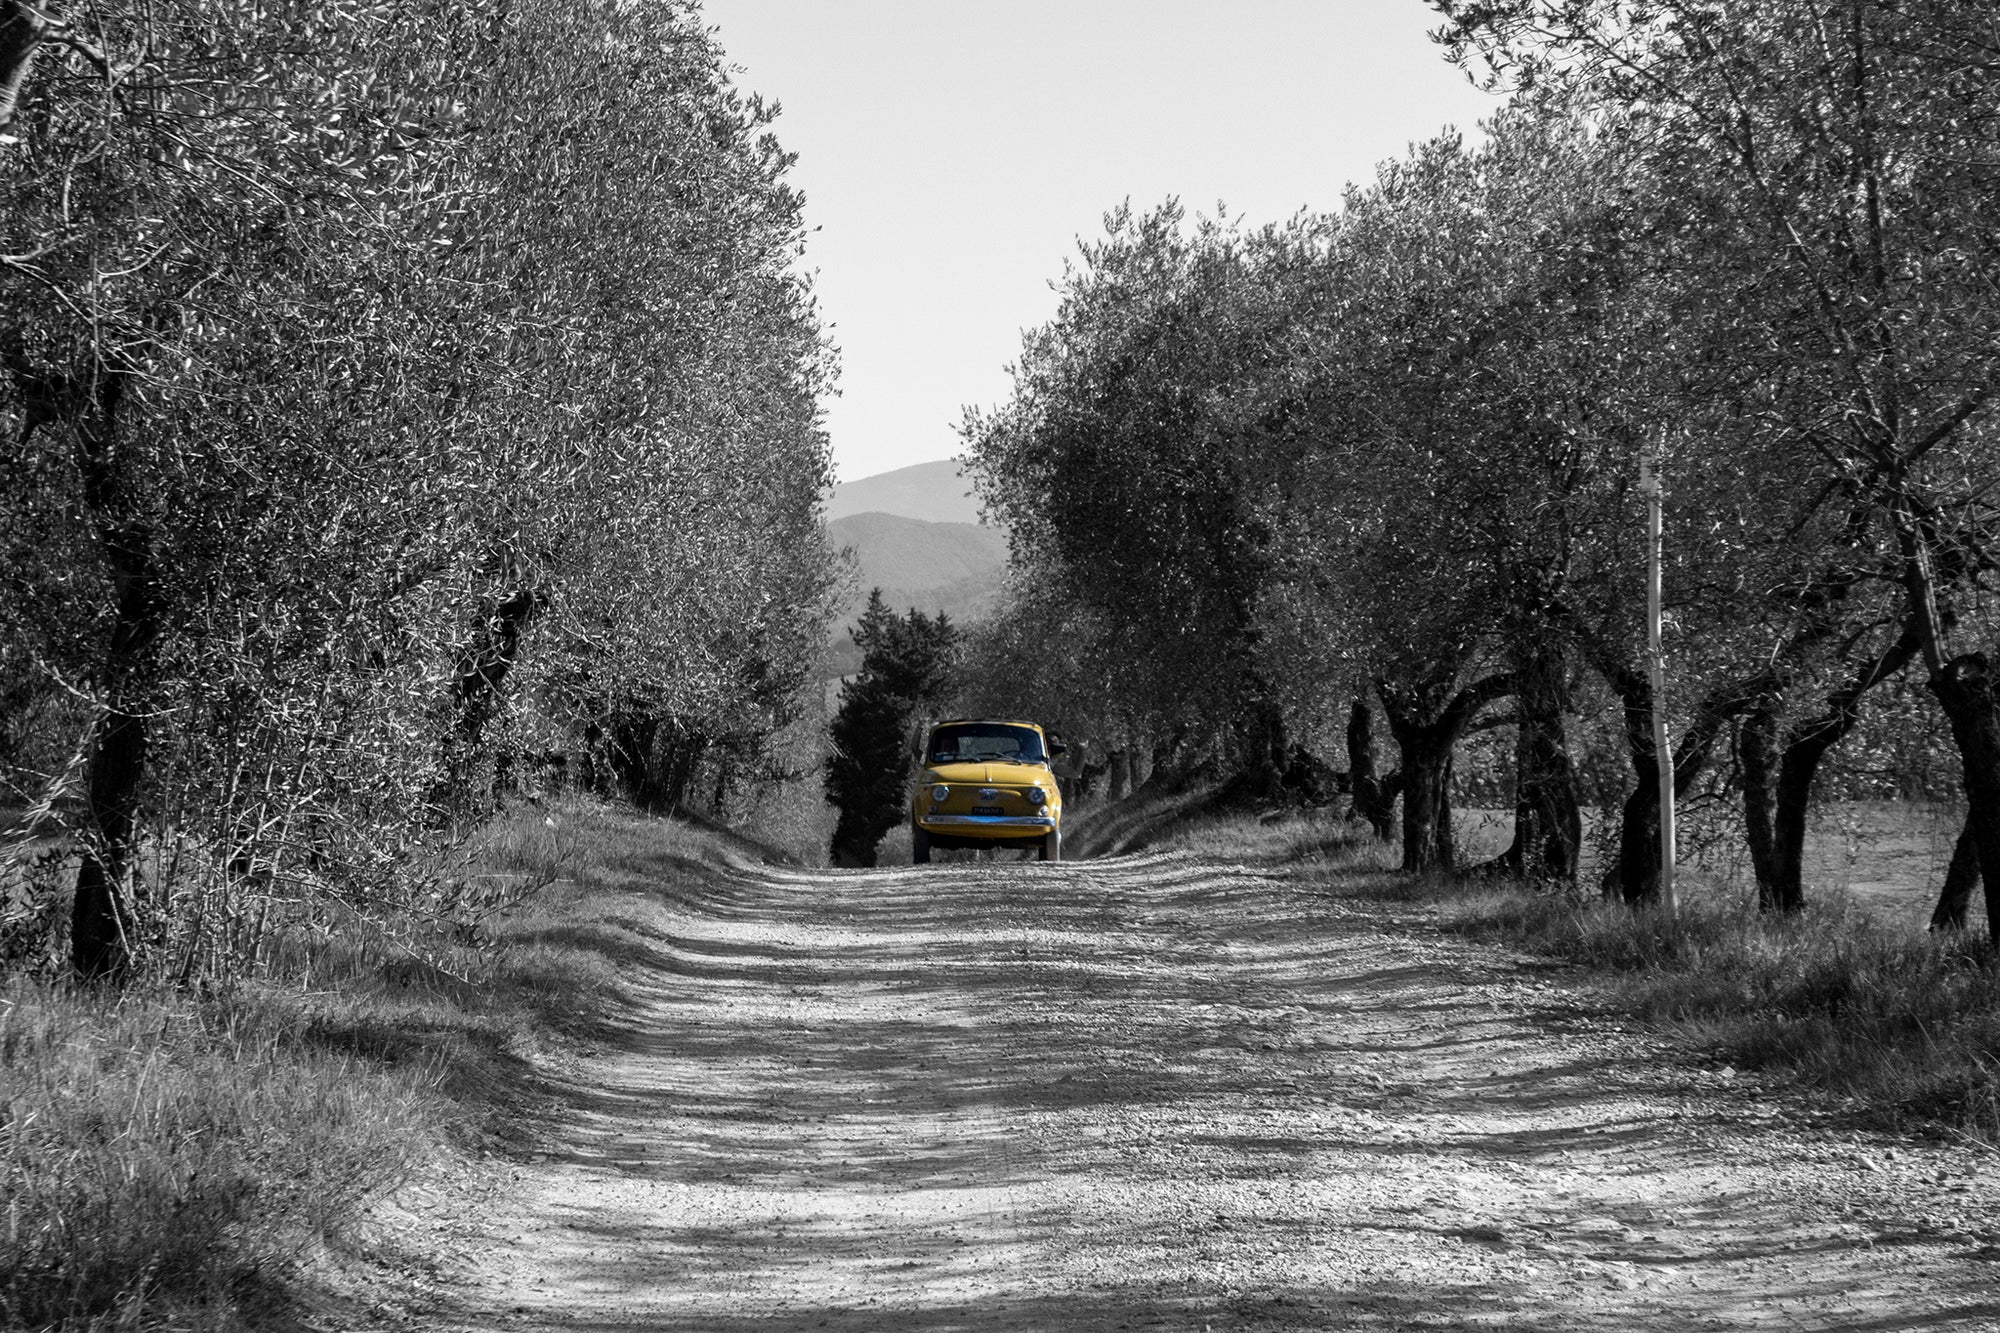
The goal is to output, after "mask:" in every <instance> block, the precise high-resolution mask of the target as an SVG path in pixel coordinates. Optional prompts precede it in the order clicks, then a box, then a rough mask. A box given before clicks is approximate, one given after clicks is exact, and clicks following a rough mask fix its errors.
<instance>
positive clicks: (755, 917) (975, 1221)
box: [385, 854, 2000, 1333]
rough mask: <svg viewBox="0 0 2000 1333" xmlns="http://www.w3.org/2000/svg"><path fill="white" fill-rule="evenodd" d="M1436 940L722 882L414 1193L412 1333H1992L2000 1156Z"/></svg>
mask: <svg viewBox="0 0 2000 1333" xmlns="http://www.w3.org/2000/svg"><path fill="white" fill-rule="evenodd" d="M1420 915H1421V909H1418V908H1413V907H1409V906H1402V905H1392V904H1384V903H1378V902H1371V901H1368V900H1366V899H1362V898H1359V897H1354V896H1343V895H1342V894H1341V893H1340V892H1339V884H1338V882H1336V883H1335V884H1334V886H1333V887H1332V889H1329V888H1328V887H1327V886H1326V885H1325V884H1324V883H1314V882H1312V881H1311V880H1309V879H1306V878H1303V877H1300V878H1291V877H1286V876H1285V875H1284V874H1283V873H1281V872H1279V871H1275V870H1272V871H1266V870H1258V869H1250V868H1243V867H1232V866H1225V865H1218V864H1214V863H1211V862H1207V861H1203V860H1200V859H1196V858H1193V857H1189V856H1186V855H1181V854H1174V855H1152V856H1140V857H1131V858H1123V859H1116V860H1108V861H1099V862H1084V863H1080V864H1071V865H1063V866H1044V865H1037V864H1019V865H1012V864H960V865H946V866H934V867H927V868H924V869H921V870H918V869H908V868H904V869H895V870H884V871H872V872H847V873H841V872H807V871H758V872H752V871H748V870H745V871H740V872H737V873H736V874H735V875H734V876H733V877H732V879H731V880H730V883H729V887H728V889H727V891H726V892H723V893H721V894H720V895H719V896H718V898H717V899H716V901H714V902H713V903H712V904H711V905H710V906H708V907H707V908H705V909H704V910H703V911H702V912H700V913H699V914H695V913H687V912H670V911H669V910H668V909H666V908H665V907H661V908H659V909H658V911H657V913H656V914H655V915H654V916H653V918H652V919H650V920H649V921H648V922H646V923H644V924H645V928H646V931H647V933H648V936H649V938H650V940H651V948H652V954H651V956H650V957H647V958H641V959H635V960H634V962H633V964H632V966H633V968H634V973H633V976H634V985H635V990H634V1003H633V1005H632V1007H631V1009H630V1011H629V1013H627V1014H625V1015H623V1016H622V1018H621V1020H620V1021H618V1022H617V1023H616V1024H615V1025H613V1026H612V1027H611V1028H609V1029H607V1031H606V1032H605V1033H604V1034H603V1038H602V1041H601V1042H600V1043H599V1044H598V1046H596V1047H595V1048H593V1049H592V1050H590V1051H589V1052H588V1053H587V1057H586V1058H584V1059H582V1060H580V1061H575V1062H572V1063H569V1064H567V1065H565V1066H564V1067H562V1068H559V1069H558V1068H551V1069H549V1070H547V1071H545V1072H546V1074H547V1076H548V1078H549V1080H550V1081H551V1086H552V1088H553V1094H552V1097H551V1100H550V1102H549V1104H548V1105H547V1106H546V1108H545V1109H544V1111H543V1112H542V1113H541V1114H540V1115H538V1116H537V1118H536V1119H535V1120H534V1122H533V1123H531V1124H528V1125H525V1126H522V1127H521V1132H522V1133H523V1134H524V1135H526V1136H527V1137H528V1140H529V1143H530V1146H529V1148H528V1149H527V1150H525V1151H523V1152H522V1154H521V1155H520V1156H519V1157H518V1159H502V1158H497V1157H496V1158H494V1159H492V1160H490V1161H489V1162H487V1163H485V1164H484V1165H483V1166H482V1168H481V1169H480V1170H479V1172H477V1173H476V1174H475V1175H474V1176H473V1177H472V1178H471V1179H459V1180H452V1181H441V1182H436V1183H434V1184H433V1186H432V1187H431V1188H430V1189H429V1190H428V1191H416V1192H413V1193H412V1194H411V1195H409V1196H408V1197H406V1198H405V1199H404V1200H403V1205H404V1208H405V1210H406V1211H404V1212H402V1213H400V1214H398V1215H397V1217H396V1218H395V1220H394V1225H393V1227H392V1228H391V1229H393V1230H395V1231H397V1232H398V1234H399V1236H400V1239H401V1242H402V1245H403V1247H404V1249H405V1250H406V1251H408V1250H411V1249H412V1248H415V1249H420V1250H421V1251H422V1252H423V1253H424V1254H425V1255H427V1259H426V1263H425V1271H424V1274H423V1275H422V1278H421V1281H419V1282H418V1283H417V1284H416V1285H415V1286H414V1287H413V1288H412V1297H411V1299H412V1301H413V1302H414V1304H413V1306H412V1309H411V1310H410V1311H408V1312H406V1317H407V1318H413V1319H416V1320H418V1321H420V1322H421V1323H423V1324H424V1325H425V1326H427V1327H433V1328H454V1329H520V1330H534V1329H550V1330H591V1331H593V1333H612V1331H613V1330H639V1329H664V1330H703V1331H706V1333H738V1331H741V1330H752V1329H755V1330H764V1331H767V1333H792V1331H793V1330H801V1331H803V1330H817V1329H832V1330H876V1329H879V1330H937V1331H939V1333H942V1331H943V1330H966V1331H968V1333H971V1331H979V1333H984V1331H986V1330H994V1331H997V1330H1027V1329H1051V1330H1069V1329H1074V1330H1110V1329H1174V1330H1191V1331H1197V1333H1199V1331H1202V1330H1206V1331H1207V1333H1223V1331H1224V1330H1239V1329H1240V1330H1252V1329H1254V1330H1262V1331H1269V1333H1279V1331H1281V1330H1285V1331H1289V1330H1304V1329H1358V1330H1373V1329H1538V1330H1628V1329H1641V1328H1644V1329H1683V1328H1687V1329H1702V1328H1717V1329H1767V1328H1768V1329H1786V1330H1797V1329H1843V1330H1891V1329H1895V1330H1906V1329H1954V1330H1957V1329H1967V1330H1969V1329H2000V1163H1997V1162H1996V1160H1995V1158H1994V1157H1993V1156H1992V1155H1990V1154H1989V1153H1987V1152H1986V1151H1984V1150H1981V1149H1978V1148H1974V1147H1971V1146H1966V1145H1953V1144H1946V1143H1939V1142H1927V1141H1912V1140H1902V1139H1895V1138H1888V1137H1883V1136H1881V1135H1879V1134H1874V1133H1870V1132H1866V1131H1864V1130H1861V1129H1858V1128H1857V1127H1856V1126H1854V1125H1852V1124H1848V1123H1845V1122H1844V1121H1843V1119H1842V1118H1841V1116H1840V1114H1839V1112H1838V1110H1837V1108H1830V1107H1819V1106H1815V1105H1813V1104H1812V1103H1811V1102H1810V1100H1809V1094H1802V1093H1780V1092H1777V1091H1773V1090H1771V1089H1768V1088H1764V1087H1760V1086H1759V1085H1757V1084H1756V1083H1755V1082H1753V1081H1752V1080H1751V1079H1749V1078H1747V1077H1742V1076H1738V1075H1737V1074H1736V1073H1735V1072H1734V1071H1732V1070H1729V1069H1727V1068H1719V1067H1715V1066H1713V1065H1701V1064H1698V1063H1694V1062H1689V1061H1686V1060H1677V1059H1674V1058H1672V1057H1670V1056H1669V1055H1668V1054H1667V1053H1665V1052H1664V1051H1662V1050H1660V1049H1658V1048H1657V1047H1656V1046H1655V1045H1654V1044H1653V1043H1652V1042H1651V1041H1650V1040H1649V1039H1647V1038H1645V1037H1643V1036H1641V1035H1638V1034H1635V1033H1632V1032H1627V1031H1623V1030H1621V1029H1620V1027H1619V1025H1618V1024H1616V1023H1615V1022H1613V1021H1610V1020H1608V1019H1607V1018H1605V1017H1604V1016H1603V1015H1602V1014H1601V1013H1600V1012H1598V1010H1597V1008H1596V1007H1595V1006H1594V1005H1593V1003H1592V1000H1591V996H1590V994H1589V992H1588V990H1587V989H1586V988H1584V987H1583V986H1582V985H1581V984H1579V983H1576V982H1574V981H1572V980H1570V979H1568V977H1567V974H1565V973H1562V972H1558V971H1551V970H1549V969H1547V968H1545V967H1544V966H1542V965H1540V964H1538V963H1536V962H1535V961H1533V960H1529V959H1523V958H1520V957H1518V956H1515V955H1512V954H1508V953H1506V952H1504V951H1499V950H1494V949H1488V948H1482V947H1480V946H1477V945H1473V944H1468V943H1466V942H1464V941H1462V940H1458V939H1454V938H1450V937H1445V936H1440V935H1436V934H1434V933H1431V932H1428V931H1426V930H1425V929H1424V928H1423V927H1422V924H1421V921H1420V920H1418V918H1419V917H1420ZM385 1225H387V1224H385Z"/></svg>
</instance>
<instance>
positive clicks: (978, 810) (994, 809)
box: [972, 805, 1000, 815]
mask: <svg viewBox="0 0 2000 1333" xmlns="http://www.w3.org/2000/svg"><path fill="white" fill-rule="evenodd" d="M972 813H973V814H975V815H997V814H999V813H1000V807H999V806H997V805H975V806H973V807H972Z"/></svg>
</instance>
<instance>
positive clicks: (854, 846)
mask: <svg viewBox="0 0 2000 1333" xmlns="http://www.w3.org/2000/svg"><path fill="white" fill-rule="evenodd" d="M854 643H855V646H856V647H858V648H859V649H860V650H861V671H860V673H859V674H857V675H855V676H854V677H852V678H851V679H849V680H847V681H845V682H843V683H842V684H841V687H840V707H839V709H838V711H836V712H835V714H834V717H833V725H832V740H833V753H832V754H831V755H829V756H828V757H827V761H826V796H827V799H828V800H829V801H831V802H832V803H833V805H834V807H835V808H836V809H837V810H838V811H839V812H840V814H839V822H838V823H837V824H836V825H835V826H834V831H833V847H832V850H833V857H834V861H835V863H836V864H841V865H864V866H866V865H874V864H875V847H876V844H877V843H879V842H881V841H882V836H883V835H884V834H885V833H887V832H888V831H889V830H890V829H891V828H892V827H894V826H895V825H896V824H897V823H898V822H899V821H900V820H901V819H902V817H903V811H904V805H905V802H906V800H907V799H908V796H909V784H910V773H911V765H912V758H913V755H914V753H915V750H916V747H917V746H918V745H919V744H920V743H921V737H920V736H919V735H918V734H917V733H918V729H919V728H920V727H922V726H923V724H924V723H925V721H926V720H927V718H928V716H929V714H930V712H931V711H932V710H933V709H934V708H935V707H936V706H937V705H938V704H939V703H940V702H941V701H942V700H943V699H944V698H945V697H946V695H947V693H948V692H949V690H950V688H951V684H952V674H953V671H954V670H955V668H956V666H957V662H958V644H959V634H958V628H957V626H955V625H953V624H952V623H951V622H950V621H949V620H948V619H947V618H946V617H945V616H944V615H943V614H939V615H937V616H934V617H933V616H927V615H925V614H924V613H923V612H921V611H917V610H914V609H913V610H911V611H910V612H909V614H908V615H906V616H899V615H897V614H896V613H895V612H894V611H891V610H890V609H889V608H888V607H887V606H886V605H884V604H883V601H882V593H881V590H880V589H879V588H878V589H876V590H875V591H874V592H873V593H872V594H870V596H869V598H868V605H867V607H866V609H864V610H863V611H862V613H861V620H860V622H859V623H858V624H857V625H856V626H855V628H854Z"/></svg>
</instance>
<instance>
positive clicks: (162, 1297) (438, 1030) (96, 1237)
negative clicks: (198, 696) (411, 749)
mask: <svg viewBox="0 0 2000 1333" xmlns="http://www.w3.org/2000/svg"><path fill="white" fill-rule="evenodd" d="M474 851H475V860H474V862H473V865H472V867H471V873H473V874H474V875H477V876H483V877H488V878H491V879H493V880H494V881H495V882H498V883H502V884H512V885H515V886H517V888H516V891H510V892H507V893H502V894H498V895H496V896H495V897H494V903H495V906H494V908H493V910H492V911H491V912H490V913H488V914H487V915H486V916H485V917H484V919H483V920H482V921H481V922H480V923H479V926H478V928H477V930H476V931H471V932H468V931H467V930H466V929H465V928H464V924H463V922H459V923H458V924H457V928H455V929H432V930H428V931H427V930H425V929H423V928H422V927H423V923H412V922H395V921H390V922H382V921H371V920H366V919H363V918H360V917H356V918H354V919H353V920H351V921H348V922H344V923H342V924H341V925H340V927H339V928H337V929H335V930H332V931H330V932H319V933H315V934H312V935H306V934H294V935H291V936H288V937H287V938H286V939H285V940H284V941H283V947H282V948H281V949H279V950H278V951H277V952H276V955H275V963H274V967H273V969H272V972H271V974H270V975H269V976H268V977H265V978H263V979H261V980H259V981H257V982H254V983H243V984H239V985H236V986H233V987H230V988H228V989H226V990H222V991H218V992H215V993H210V994H206V995H196V994H191V993H188V992H186V991H177V990H173V989H171V988H167V987H164V986H157V987H154V986H143V985H141V986H135V987H132V988H130V989H128V990H127V991H126V992H125V993H123V994H109V993H105V992H99V991H90V990H84V989H79V988H74V987H71V986H68V985H62V984H48V983H44V982H36V981H29V980H16V981H14V982H12V983H11V984H9V985H8V986H7V988H6V989H5V990H4V991H0V1100H4V1108H5V1110H4V1119H0V1162H3V1163H4V1170H5V1199H4V1203H5V1213H4V1217H0V1320H4V1323H5V1324H6V1326H7V1327H12V1328H35V1329H45V1328H54V1329H91V1330H96V1329H108V1328H114V1327H115V1328H173V1329H177V1330H217V1331H220V1330H236V1329H244V1328H252V1327H264V1326H268V1325H270V1324H271V1323H274V1322H280V1320H279V1319H278V1318H277V1317H276V1315H275V1314H274V1312H281V1311H282V1309H283V1307H284V1306H285V1305H286V1304H287V1303H288V1302H289V1301H291V1300H293V1299H294V1298H296V1297H297V1296H298V1295H300V1294H301V1293H302V1291H304V1290H306V1289H309V1288H310V1287H311V1285H312V1283H313V1280H314V1279H313V1269H312V1265H311V1262H310V1260H311V1256H313V1255H315V1254H317V1253H320V1252H322V1251H324V1250H326V1249H328V1248H329V1247H330V1248H331V1249H333V1250H335V1251H337V1250H339V1249H340V1248H342V1246H343V1244H344V1243H345V1240H346V1238H347V1237H348V1236H349V1235H350V1233H351V1229H352V1228H353V1227H354V1225H355V1222H356V1219H357V1218H358V1216H359V1209H360V1207H361V1206H362V1205H363V1204H364V1203H365V1202H367V1201H368V1200H369V1199H371V1198H373V1197H375V1196H377V1195H379V1194H380V1193H381V1192H382V1191H384V1190H386V1189H388V1188H390V1187H392V1186H393V1185H395V1184H396V1183H397V1182H398V1181H400V1180H402V1179H403V1178H405V1176H406V1175H407V1174H408V1173H409V1172H410V1171H411V1170H413V1169H417V1168H419V1167H420V1166H421V1165H422V1163H423V1162H424V1161H425V1159H427V1158H432V1157H434V1156H435V1155H437V1154H439V1153H448V1152H451V1151H454V1150H457V1149H462V1148H465V1147H469V1146H471V1145H472V1144H474V1143H481V1142H486V1141H489V1140H490V1138H491V1136H492V1135H493V1134H495V1133H496V1132H499V1131H501V1130H503V1129H504V1127H505V1125H506V1123H507V1122H508V1120H509V1119H510V1118H511V1117H510V1116H509V1114H508V1112H509V1109H510V1107H511V1105H512V1104H513V1103H514V1101H515V1100H516V1099H518V1098H519V1097H520V1096H521V1095H522V1093H523V1087H522V1084H521V1075H522V1070H523V1064H522V1061H521V1059H520V1057H521V1056H522V1055H523V1054H525V1053H526V1052H527V1051H528V1050H529V1049H530V1048H532V1047H534V1046H536V1045H538V1044H541V1043H545V1042H551V1041H560V1040H563V1039H564V1036H565V1035H566V1034H574V1033H577V1032H580V1031H584V1030H587V1029H588V1028H589V1027H591V1026H592V1025H594V1024H595V1023H597V1022H598V1021H600V1019H601V1017H602V1016H603V1015H604V1014H605V1013H606V1012H607V1010H608V1009H609V1008H610V1007H611V1006H613V1005H615V1004H617V1003H618V1002H619V993H620V987H621V970H620V969H621V966H623V965H624V964H626V963H628V962H629V961H631V960H632V959H634V958H636V957H639V956H641V955H642V954H643V953H644V951H645V950H646V948H647V943H646V938H645V934H646V930H647V922H646V917H647V915H648V910H649V904H651V903H653V902H656V901H657V900H658V899H659V898H660V897H661V896H663V895H664V896H682V895H685V896H694V895H699V894H702V893H704V892H707V891H711V890H712V888H713V886H714V885H715V883H716V876H717V868H718V867H723V866H727V865H728V864H730V863H732V862H734V863H743V862H747V861H751V860H754V859H757V858H758V857H759V856H760V855H761V854H762V852H761V850H760V849H759V848H757V847H755V846H753V845H750V844H747V843H744V842H743V841H741V840H740V839H735V838H732V837H731V836H730V835H727V834H726V833H722V832H719V831H713V830H703V829H697V828H693V827H690V826H686V825H677V824H669V823H665V822H662V821H658V820H648V819H643V818H640V817H638V816H634V815H631V814H628V813H623V812H620V811H616V810H613V809H610V808H608V807H604V806H602V805H596V804H586V803H581V802H570V803H557V804H552V805H550V806H548V807H523V808H522V809H519V810H517V811H514V812H512V813H511V814H510V815H509V816H507V817H506V818H504V819H502V820H500V821H497V822H496V823H495V824H494V825H492V826H490V827H489V828H487V829H486V830H484V831H482V833H481V835H480V837H479V839H478V840H477V845H476V847H475V848H474Z"/></svg>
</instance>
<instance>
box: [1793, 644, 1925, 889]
mask: <svg viewBox="0 0 2000 1333" xmlns="http://www.w3.org/2000/svg"><path fill="white" fill-rule="evenodd" d="M1917 647H1918V639H1917V632H1916V629H1915V628H1914V627H1911V628H1908V629H1906V630H1904V632H1903V634H1902V635H1901V636H1900V637H1899V638H1898V639H1897V640H1896V642H1895V643H1893V644H1891V645H1890V646H1889V647H1888V648H1887V649H1886V650H1884V651H1883V652H1882V654H1881V655H1880V656H1878V657H1876V658H1875V660H1874V661H1872V662H1869V663H1868V664H1867V665H1866V666H1864V667H1863V668H1862V669H1861V670H1860V671H1859V672H1857V673H1856V674H1855V676H1854V679H1852V680H1851V681H1849V682H1848V683H1847V684H1846V685H1845V686H1843V687H1841V688H1840V689H1839V690H1836V691H1835V692H1834V693H1832V694H1830V695H1828V696H1827V700H1826V711H1825V712H1824V713H1822V714H1820V715H1819V716H1818V717H1816V718H1814V719H1812V720H1811V721H1810V722H1807V723H1805V724H1803V725H1802V726H1800V727H1798V728H1796V729H1795V730H1794V731H1793V732H1792V733H1791V738H1790V740H1789V742H1788V743H1787V744H1786V746H1785V750H1784V757H1783V758H1782V759H1781V760H1780V762H1779V764H1778V773H1777V782H1776V784H1775V795H1776V801H1775V806H1774V809H1773V813H1772V820H1771V863H1770V867H1769V869H1770V879H1769V888H1768V890H1767V889H1766V881H1765V878H1764V875H1763V873H1762V872H1759V874H1758V879H1757V900H1758V903H1759V905H1760V906H1762V907H1764V908H1765V909H1766V910H1770V909H1773V908H1775V909H1777V910H1779V911H1784V912H1796V911H1799V910H1800V909H1802V908H1803V907H1804V906H1805V904H1806V894H1805V855H1806V820H1807V817H1808V815H1809V814H1810V813H1811V809H1812V792H1813V783H1814V781H1815V780H1816V779H1817V778H1818V776H1819V768H1820V764H1821V763H1822V762H1824V760H1825V759H1826V756H1827V754H1828V753H1829V752H1830V751H1831V750H1832V749H1833V747H1834V746H1836V745H1838V744H1840V742H1841V741H1843V740H1845V739H1846V738H1847V734H1848V733H1849V732H1851V731H1853V730H1854V728H1855V726H1856V724H1858V723H1859V722H1860V720H1861V700H1862V696H1864V695H1866V694H1867V693H1868V691H1869V690H1872V689H1874V688H1875V687H1876V686H1877V685H1879V684H1881V683H1882V682H1883V681H1885V680H1888V679H1889V678H1890V677H1891V676H1894V675H1895V674H1896V673H1897V672H1899V671H1901V670H1902V669H1903V668H1904V667H1906V666H1908V665H1909V663H1910V659H1911V658H1913V657H1915V656H1916V655H1917Z"/></svg>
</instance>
